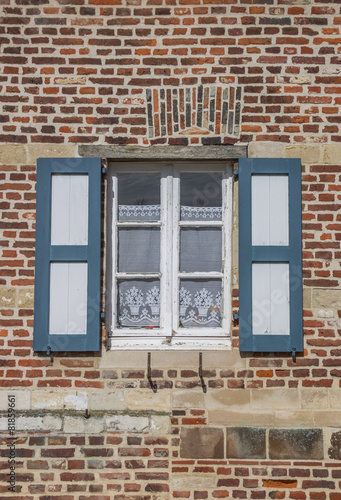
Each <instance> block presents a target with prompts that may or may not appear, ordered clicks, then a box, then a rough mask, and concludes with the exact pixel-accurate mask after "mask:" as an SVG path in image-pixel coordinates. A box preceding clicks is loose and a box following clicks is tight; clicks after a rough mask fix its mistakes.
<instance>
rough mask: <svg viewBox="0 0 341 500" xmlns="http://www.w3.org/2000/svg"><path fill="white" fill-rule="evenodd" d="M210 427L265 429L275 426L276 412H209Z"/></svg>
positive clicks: (220, 410)
mask: <svg viewBox="0 0 341 500" xmlns="http://www.w3.org/2000/svg"><path fill="white" fill-rule="evenodd" d="M207 422H208V424H210V425H224V426H225V425H230V426H236V427H248V426H250V427H252V426H254V427H262V426H263V427H264V426H273V425H274V412H262V411H257V412H252V411H238V410H236V411H233V410H232V411H231V410H229V409H225V408H224V409H217V410H208V417H207Z"/></svg>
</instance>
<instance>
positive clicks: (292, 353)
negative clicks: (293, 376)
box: [291, 347, 296, 363]
mask: <svg viewBox="0 0 341 500" xmlns="http://www.w3.org/2000/svg"><path fill="white" fill-rule="evenodd" d="M291 356H292V360H293V362H294V363H296V347H292V348H291Z"/></svg>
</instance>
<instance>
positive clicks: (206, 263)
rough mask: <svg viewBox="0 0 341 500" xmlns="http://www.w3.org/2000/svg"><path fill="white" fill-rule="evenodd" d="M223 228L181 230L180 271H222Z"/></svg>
mask: <svg viewBox="0 0 341 500" xmlns="http://www.w3.org/2000/svg"><path fill="white" fill-rule="evenodd" d="M221 267H222V239H221V228H219V227H217V228H216V227H214V228H212V227H210V228H206V227H205V228H203V227H201V228H182V229H181V230H180V272H187V273H190V272H209V271H217V272H221Z"/></svg>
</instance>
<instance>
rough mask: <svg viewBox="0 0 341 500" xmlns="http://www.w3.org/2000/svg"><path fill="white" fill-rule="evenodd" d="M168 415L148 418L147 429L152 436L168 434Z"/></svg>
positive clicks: (169, 427) (169, 426)
mask: <svg viewBox="0 0 341 500" xmlns="http://www.w3.org/2000/svg"><path fill="white" fill-rule="evenodd" d="M170 424H171V422H170V417H169V415H158V416H153V417H150V418H149V428H150V432H151V433H152V434H162V435H165V434H168V433H169V432H170V430H171V425H170Z"/></svg>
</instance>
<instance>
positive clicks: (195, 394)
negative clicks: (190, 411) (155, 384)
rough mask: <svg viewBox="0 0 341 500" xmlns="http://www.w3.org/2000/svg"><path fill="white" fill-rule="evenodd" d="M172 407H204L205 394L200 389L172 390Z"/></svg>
mask: <svg viewBox="0 0 341 500" xmlns="http://www.w3.org/2000/svg"><path fill="white" fill-rule="evenodd" d="M172 396H173V408H204V407H205V400H206V396H205V394H204V393H203V392H202V390H191V391H174V392H173V395H172Z"/></svg>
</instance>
